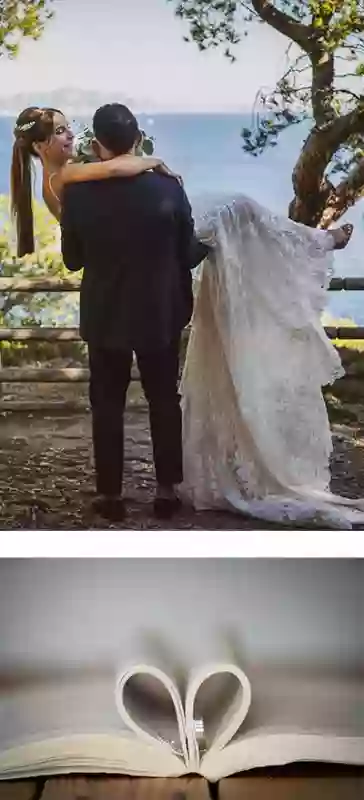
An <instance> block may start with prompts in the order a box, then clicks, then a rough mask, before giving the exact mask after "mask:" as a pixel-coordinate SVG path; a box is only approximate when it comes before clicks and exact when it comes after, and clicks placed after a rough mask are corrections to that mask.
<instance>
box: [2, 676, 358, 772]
mask: <svg viewBox="0 0 364 800" xmlns="http://www.w3.org/2000/svg"><path fill="white" fill-rule="evenodd" d="M0 678H1V676H0ZM113 681H114V691H113ZM0 684H1V680H0ZM363 727H364V709H363V690H362V682H361V681H360V680H359V678H358V676H353V675H345V674H344V675H343V674H341V675H340V676H339V677H338V676H337V675H333V674H330V673H327V672H325V671H321V672H319V673H317V672H316V673H314V672H310V671H307V670H306V671H305V672H304V673H302V672H301V673H300V674H298V673H297V672H296V673H295V672H293V673H292V672H291V673H289V672H286V671H284V670H283V671H282V670H280V669H274V668H271V669H267V668H264V669H262V668H261V669H255V670H252V673H251V676H250V679H248V677H247V675H246V674H245V673H244V672H243V671H242V670H241V669H240V667H239V666H237V665H236V664H234V663H212V664H208V665H205V666H202V667H201V668H198V669H194V670H192V671H191V672H190V673H189V674H188V675H183V674H179V675H175V677H174V678H173V679H172V678H171V677H170V676H169V675H167V673H166V671H164V670H163V669H160V668H159V667H155V666H151V665H148V664H146V663H145V664H143V663H140V664H136V665H133V666H131V667H129V668H126V669H124V670H123V671H122V672H121V673H120V674H119V675H118V677H117V679H116V684H115V676H114V678H113V677H112V674H106V673H105V672H102V671H101V672H95V671H94V672H92V671H91V672H90V671H89V672H87V670H86V671H84V672H82V670H81V671H80V670H77V669H76V670H69V671H68V674H67V671H66V672H63V673H59V674H58V675H57V674H54V675H53V677H52V675H51V674H47V673H45V674H43V675H38V677H37V676H34V675H33V676H32V675H28V676H23V678H22V679H21V680H20V679H19V678H18V679H17V678H16V675H14V673H13V672H12V673H10V679H9V680H8V681H7V682H6V681H4V679H3V680H2V689H1V691H0V778H2V779H9V778H21V777H30V776H35V775H49V774H57V773H69V772H79V773H95V772H97V773H120V774H128V775H132V776H138V775H140V776H156V777H157V776H165V777H176V776H180V775H183V774H187V773H199V774H201V775H203V776H204V777H205V778H207V779H208V780H210V781H217V780H219V779H221V778H223V777H226V776H228V775H231V774H234V773H237V772H241V771H243V770H249V769H252V768H254V767H261V766H270V765H272V766H273V765H278V764H287V763H289V762H293V761H307V760H314V761H327V762H337V763H338V762H341V763H348V764H363V763H364V738H363V736H364V730H363Z"/></svg>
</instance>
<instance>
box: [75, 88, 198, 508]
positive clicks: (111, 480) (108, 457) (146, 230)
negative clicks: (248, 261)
mask: <svg viewBox="0 0 364 800" xmlns="http://www.w3.org/2000/svg"><path fill="white" fill-rule="evenodd" d="M93 124H94V135H95V140H96V144H95V146H96V148H97V151H98V156H99V158H101V159H102V160H105V159H110V158H113V157H114V156H116V155H121V154H124V153H134V152H135V148H136V147H137V145H138V143H139V141H140V135H141V134H140V131H139V128H138V123H137V121H136V119H135V117H134V116H133V114H132V113H131V112H130V111H129V109H127V108H126V107H125V106H123V105H120V104H118V103H112V104H109V105H106V106H103V107H102V108H99V109H98V111H97V112H96V114H95V116H94V121H93ZM61 229H62V253H63V258H64V262H65V264H66V267H68V269H70V270H72V271H76V270H79V269H81V268H82V267H84V271H83V276H82V285H81V297H80V333H81V336H82V338H83V339H84V340H85V341H86V342H87V344H88V350H89V363H90V401H91V408H92V426H93V446H94V457H95V467H96V490H97V494H98V498H97V500H96V502H95V504H94V507H95V510H96V511H97V512H98V513H100V514H102V515H103V516H104V517H106V518H109V519H113V520H121V519H122V518H123V516H124V505H123V500H122V478H123V451H124V422H123V412H124V408H125V399H126V392H127V389H128V386H129V383H130V378H131V367H132V360H133V352H134V353H135V354H136V359H137V363H138V367H139V371H140V377H141V382H142V386H143V389H144V392H145V395H146V398H147V401H148V404H149V416H150V426H151V434H152V441H153V453H154V464H155V471H156V478H157V493H156V497H155V501H154V510H155V513H156V515H157V516H159V517H162V518H165V519H167V518H169V517H170V516H171V515H172V514H173V513H174V512H175V510H176V509H177V507H178V500H177V497H176V494H175V486H176V484H179V483H180V482H181V481H182V479H183V474H182V433H181V409H180V396H179V394H178V370H179V349H180V339H181V332H182V329H183V328H184V327H185V326H186V325H187V323H188V322H189V320H190V318H191V314H192V308H193V295H192V276H191V269H192V268H193V267H194V266H197V264H198V263H199V262H200V261H201V260H202V259H203V258H204V257H205V256H206V255H207V248H205V247H204V245H202V244H201V243H199V242H198V241H197V240H196V237H195V234H194V224H193V219H192V216H191V207H190V204H189V202H188V200H187V197H186V194H185V192H184V190H183V189H182V187H181V186H180V184H179V182H178V181H177V180H176V179H175V178H172V177H167V176H165V175H163V174H159V173H157V172H146V173H144V174H141V175H138V176H136V177H133V178H113V179H109V180H100V181H97V182H96V181H92V182H85V183H77V184H69V185H68V186H67V187H66V188H65V191H64V196H63V209H62V218H61Z"/></svg>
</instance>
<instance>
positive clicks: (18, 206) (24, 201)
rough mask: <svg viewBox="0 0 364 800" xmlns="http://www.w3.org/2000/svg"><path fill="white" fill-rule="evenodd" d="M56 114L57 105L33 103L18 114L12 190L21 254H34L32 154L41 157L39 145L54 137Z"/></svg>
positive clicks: (15, 130) (12, 206) (19, 251)
mask: <svg viewBox="0 0 364 800" xmlns="http://www.w3.org/2000/svg"><path fill="white" fill-rule="evenodd" d="M57 113H58V114H59V113H60V112H59V111H57V109H55V108H38V106H31V107H30V108H25V109H24V111H22V112H21V113H20V114H19V116H18V119H17V121H16V124H15V128H14V137H15V140H14V146H13V157H12V162H11V172H10V192H11V210H12V213H13V216H14V217H15V220H16V230H17V241H18V256H19V257H21V256H25V255H27V254H28V253H34V220H33V204H32V157H34V158H37V157H38V152H37V147H36V144H37V143H38V142H46V141H48V140H49V139H50V137H51V136H52V134H53V132H54V115H55V114H57Z"/></svg>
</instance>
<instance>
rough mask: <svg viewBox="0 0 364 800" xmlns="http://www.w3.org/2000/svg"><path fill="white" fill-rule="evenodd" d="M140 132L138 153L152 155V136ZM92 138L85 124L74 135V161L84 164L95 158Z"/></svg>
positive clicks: (91, 133) (90, 131)
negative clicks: (76, 134) (81, 129)
mask: <svg viewBox="0 0 364 800" xmlns="http://www.w3.org/2000/svg"><path fill="white" fill-rule="evenodd" d="M141 133H142V140H141V142H140V145H139V148H138V155H143V154H145V155H146V156H152V155H153V153H154V138H153V137H152V136H147V134H146V133H145V131H141ZM93 140H94V135H93V132H92V130H91V129H90V128H89V127H88V126H87V125H86V126H85V127H84V129H83V131H82V132H81V133H80V134H79V135H78V136H76V139H75V161H78V162H81V163H83V164H84V163H87V162H90V161H96V160H97V159H96V156H95V154H94V151H93V144H92V143H93Z"/></svg>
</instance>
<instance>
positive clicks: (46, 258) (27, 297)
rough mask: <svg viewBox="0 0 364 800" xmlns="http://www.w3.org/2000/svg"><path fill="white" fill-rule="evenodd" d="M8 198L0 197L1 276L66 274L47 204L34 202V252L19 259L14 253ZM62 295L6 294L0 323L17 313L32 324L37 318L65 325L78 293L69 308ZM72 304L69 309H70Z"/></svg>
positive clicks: (8, 322) (1, 303)
mask: <svg viewBox="0 0 364 800" xmlns="http://www.w3.org/2000/svg"><path fill="white" fill-rule="evenodd" d="M9 207H10V203H9V198H8V197H6V196H4V195H2V196H0V218H1V219H5V220H8V222H7V223H6V224H5V226H4V228H2V232H1V235H0V275H2V276H3V277H13V276H14V277H37V276H38V277H41V276H42V275H47V277H51V276H59V277H62V276H64V277H68V276H69V273H68V270H66V267H65V266H64V264H63V261H62V255H61V252H60V248H59V245H57V234H58V224H57V223H56V222H55V220H54V219H53V217H51V215H50V213H49V211H48V210H47V209H46V207H45V206H44V205H43V204H41V203H38V202H37V201H33V207H34V217H35V238H36V247H37V252H36V253H33V254H32V255H27V256H24V257H23V258H18V257H17V256H16V253H15V241H14V236H13V235H12V226H11V223H10V218H9V215H8V210H9ZM64 300H65V296H64V295H59V294H57V293H48V294H46V293H44V294H36V295H32V294H22V295H20V294H9V295H5V296H4V295H3V296H2V297H1V298H0V311H1V313H2V316H3V323H5V324H6V325H9V326H11V325H12V324H14V318H17V322H18V324H19V316H20V317H21V318H25V317H26V318H27V319H28V320H31V322H32V324H37V323H39V321H40V319H43V320H45V321H47V324H48V325H53V324H57V323H62V322H63V324H65V315H66V313H67V314H70V315H73V317H74V312H75V310H76V309H77V296H76V295H75V294H74V293H73V294H72V295H70V297H69V301H68V307H67V304H66V305H65V302H64ZM71 307H72V309H71Z"/></svg>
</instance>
